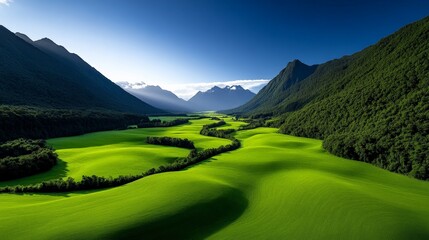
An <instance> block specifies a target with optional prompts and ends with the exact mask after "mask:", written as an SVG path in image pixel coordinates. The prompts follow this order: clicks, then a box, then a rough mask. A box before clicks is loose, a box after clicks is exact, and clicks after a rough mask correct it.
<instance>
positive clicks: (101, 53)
mask: <svg viewBox="0 0 429 240" xmlns="http://www.w3.org/2000/svg"><path fill="white" fill-rule="evenodd" d="M428 13H429V1H427V0H404V1H402V0H391V1H385V0H379V1H377V0H373V1H369V0H360V1H357V0H350V1H338V0H326V1H314V0H301V1H287V0H286V1H272V0H265V1H263V0H258V1H256V0H243V1H238V0H228V1H227V0H169V1H167V0H152V1H146V0H140V1H132V0H129V1H117V0H115V1H113V0H100V1H98V0H55V1H53V0H12V1H10V0H0V24H2V25H4V26H5V27H7V28H8V29H10V30H11V31H14V32H16V31H18V32H22V33H25V34H27V35H28V36H29V37H30V38H32V39H33V40H37V39H40V38H42V37H49V38H51V39H52V40H54V41H55V42H57V43H58V44H61V45H63V46H65V47H66V48H67V49H69V51H71V52H75V53H77V54H79V55H80V56H81V57H83V58H84V59H85V60H86V61H87V62H89V63H90V64H91V65H93V66H94V67H95V68H97V69H98V70H100V71H101V72H102V73H103V74H105V75H106V76H107V77H109V78H110V79H111V80H112V81H129V82H139V81H143V82H146V83H149V84H157V85H161V86H162V87H164V88H167V89H170V90H174V91H176V92H178V93H179V92H180V93H179V95H181V96H183V97H185V98H187V97H188V96H185V95H190V93H189V91H188V92H186V91H187V90H186V89H188V88H189V89H192V91H194V90H196V88H197V87H196V86H200V87H201V86H203V85H204V84H200V83H211V82H227V81H234V80H253V79H271V78H272V77H274V76H275V75H276V74H277V73H278V72H279V71H280V70H281V69H282V68H283V67H284V66H285V65H286V64H287V63H288V62H289V61H291V60H293V59H300V60H301V61H303V62H304V63H307V64H317V63H323V62H325V61H328V60H331V59H333V58H339V57H341V56H343V55H348V54H352V53H354V52H356V51H359V50H361V49H363V48H365V47H367V46H368V45H370V44H374V43H376V42H377V41H378V40H379V39H380V38H382V37H384V36H387V35H389V34H391V33H393V32H394V31H396V30H397V29H399V28H400V27H402V26H404V25H405V24H408V23H411V22H413V21H416V20H418V19H420V18H423V17H425V16H426V15H427V14H428ZM260 82H261V83H262V82H263V81H260ZM235 83H237V81H236V82H235ZM238 83H240V82H238ZM246 84H248V83H246ZM209 85H210V84H209ZM209 85H207V84H205V85H204V86H205V87H208V86H209ZM248 86H250V85H248ZM252 87H255V86H253V85H252ZM180 88H181V90H180ZM203 88H204V87H203ZM203 88H202V90H203ZM256 88H257V87H256Z"/></svg>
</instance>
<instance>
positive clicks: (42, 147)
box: [0, 138, 58, 181]
mask: <svg viewBox="0 0 429 240" xmlns="http://www.w3.org/2000/svg"><path fill="white" fill-rule="evenodd" d="M57 162H58V155H57V154H56V153H55V152H54V151H53V150H52V149H51V148H50V147H48V146H47V145H46V142H45V141H43V140H28V139H22V138H21V139H16V140H13V141H9V142H6V143H3V144H1V145H0V180H1V181H4V180H10V179H16V178H21V177H25V176H29V175H34V174H36V173H40V172H44V171H48V170H49V169H51V168H52V167H53V166H55V165H56V164H57Z"/></svg>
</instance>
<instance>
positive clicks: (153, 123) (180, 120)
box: [137, 117, 189, 128]
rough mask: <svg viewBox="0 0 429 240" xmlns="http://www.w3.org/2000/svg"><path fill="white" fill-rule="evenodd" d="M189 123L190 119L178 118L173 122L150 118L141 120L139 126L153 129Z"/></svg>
mask: <svg viewBox="0 0 429 240" xmlns="http://www.w3.org/2000/svg"><path fill="white" fill-rule="evenodd" d="M185 123H189V118H178V119H174V120H172V121H161V120H160V119H153V120H150V119H149V118H148V117H145V118H143V119H141V121H140V123H139V124H137V126H138V127H139V128H152V127H173V126H177V125H182V124H185Z"/></svg>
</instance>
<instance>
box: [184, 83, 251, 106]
mask: <svg viewBox="0 0 429 240" xmlns="http://www.w3.org/2000/svg"><path fill="white" fill-rule="evenodd" d="M254 96H255V94H254V93H253V92H251V91H249V90H246V89H244V88H243V87H241V86H239V85H234V86H226V87H225V88H219V87H217V86H215V87H213V88H211V89H209V90H207V91H205V92H201V91H200V92H198V93H197V94H196V95H195V96H193V97H192V98H191V99H189V101H188V102H189V103H190V104H192V106H193V107H194V108H195V109H197V110H199V111H210V110H211V111H218V110H225V109H231V108H234V107H238V106H240V105H242V104H244V103H246V102H248V101H249V100H250V99H252V98H253V97H254Z"/></svg>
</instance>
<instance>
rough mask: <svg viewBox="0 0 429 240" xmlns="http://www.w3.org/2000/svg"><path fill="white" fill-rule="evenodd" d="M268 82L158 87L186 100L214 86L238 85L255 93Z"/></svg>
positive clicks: (189, 84)
mask: <svg viewBox="0 0 429 240" xmlns="http://www.w3.org/2000/svg"><path fill="white" fill-rule="evenodd" d="M269 81H270V80H267V79H257V80H234V81H227V82H209V83H185V84H168V85H162V84H161V85H160V87H162V88H163V89H166V90H169V91H172V92H174V93H175V94H176V95H177V96H179V97H181V98H183V99H185V100H188V99H189V98H191V97H192V96H194V95H195V94H196V93H197V92H198V91H202V92H203V91H207V90H209V89H210V88H212V87H214V86H218V87H221V88H224V87H226V86H232V85H240V86H242V87H243V88H244V89H249V90H250V91H252V92H254V93H257V92H259V90H261V88H262V87H264V86H265V85H267V83H268V82H269Z"/></svg>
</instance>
